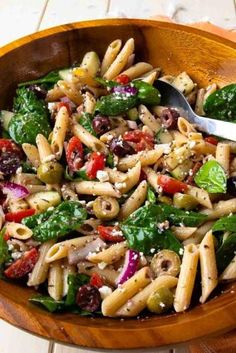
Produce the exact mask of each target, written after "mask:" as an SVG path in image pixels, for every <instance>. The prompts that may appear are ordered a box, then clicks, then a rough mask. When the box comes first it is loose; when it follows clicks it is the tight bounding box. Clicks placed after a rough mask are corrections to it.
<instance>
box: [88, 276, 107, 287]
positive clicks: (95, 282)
mask: <svg viewBox="0 0 236 353" xmlns="http://www.w3.org/2000/svg"><path fill="white" fill-rule="evenodd" d="M89 283H90V284H91V286H94V287H97V288H101V287H102V286H103V284H104V283H103V280H102V277H101V276H100V275H99V274H98V273H96V272H94V273H93V274H92V276H91V277H90V281H89Z"/></svg>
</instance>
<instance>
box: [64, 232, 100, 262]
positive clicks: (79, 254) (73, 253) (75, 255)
mask: <svg viewBox="0 0 236 353" xmlns="http://www.w3.org/2000/svg"><path fill="white" fill-rule="evenodd" d="M105 247H106V243H105V242H104V241H103V240H102V239H101V238H97V239H95V240H93V241H91V242H90V243H88V244H87V245H85V246H84V247H83V248H71V249H70V250H69V252H68V262H69V264H70V265H75V264H77V263H78V262H79V261H81V260H84V259H85V258H86V257H87V256H88V254H89V253H92V252H98V251H101V250H102V249H104V248H105Z"/></svg>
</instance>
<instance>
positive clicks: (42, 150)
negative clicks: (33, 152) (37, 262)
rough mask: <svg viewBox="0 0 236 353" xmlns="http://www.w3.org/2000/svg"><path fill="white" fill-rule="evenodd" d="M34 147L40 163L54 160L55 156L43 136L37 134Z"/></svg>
mask: <svg viewBox="0 0 236 353" xmlns="http://www.w3.org/2000/svg"><path fill="white" fill-rule="evenodd" d="M36 145H37V147H38V152H39V158H40V162H41V163H44V162H49V161H51V160H53V159H55V155H54V154H53V152H52V149H51V146H50V144H49V142H48V140H47V139H46V137H45V136H43V135H42V134H38V135H37V136H36Z"/></svg>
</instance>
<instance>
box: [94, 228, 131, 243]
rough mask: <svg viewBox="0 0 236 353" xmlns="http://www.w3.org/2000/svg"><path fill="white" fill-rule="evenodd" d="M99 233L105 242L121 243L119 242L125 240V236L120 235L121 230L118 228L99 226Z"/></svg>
mask: <svg viewBox="0 0 236 353" xmlns="http://www.w3.org/2000/svg"><path fill="white" fill-rule="evenodd" d="M98 233H99V236H100V238H101V239H102V240H104V241H111V242H113V243H119V242H121V241H124V240H125V238H124V237H123V235H121V234H119V233H120V229H119V228H118V227H112V226H108V227H105V226H98Z"/></svg>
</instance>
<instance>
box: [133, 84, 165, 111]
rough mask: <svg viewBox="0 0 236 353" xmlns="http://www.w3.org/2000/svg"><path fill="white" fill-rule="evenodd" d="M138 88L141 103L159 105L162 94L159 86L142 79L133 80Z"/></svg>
mask: <svg viewBox="0 0 236 353" xmlns="http://www.w3.org/2000/svg"><path fill="white" fill-rule="evenodd" d="M132 84H133V85H134V87H136V88H137V89H138V101H139V103H141V104H147V105H157V104H159V103H160V101H161V94H160V92H159V91H158V89H157V88H155V87H153V86H152V85H150V84H149V83H147V82H144V81H141V80H135V81H132Z"/></svg>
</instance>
